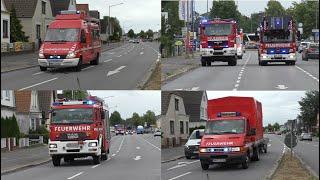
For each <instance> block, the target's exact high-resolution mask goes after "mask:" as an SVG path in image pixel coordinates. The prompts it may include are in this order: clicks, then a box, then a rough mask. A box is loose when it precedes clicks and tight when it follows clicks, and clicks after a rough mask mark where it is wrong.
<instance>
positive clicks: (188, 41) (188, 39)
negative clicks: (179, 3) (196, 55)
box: [186, 1, 190, 58]
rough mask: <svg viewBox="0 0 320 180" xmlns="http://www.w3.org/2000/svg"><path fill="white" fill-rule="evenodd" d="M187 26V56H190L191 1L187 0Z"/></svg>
mask: <svg viewBox="0 0 320 180" xmlns="http://www.w3.org/2000/svg"><path fill="white" fill-rule="evenodd" d="M186 26H187V40H186V55H187V58H189V47H188V46H189V43H190V36H189V1H187V21H186Z"/></svg>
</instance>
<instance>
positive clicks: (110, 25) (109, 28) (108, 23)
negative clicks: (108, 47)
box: [108, 3, 123, 42]
mask: <svg viewBox="0 0 320 180" xmlns="http://www.w3.org/2000/svg"><path fill="white" fill-rule="evenodd" d="M122 4H123V3H118V4H113V5H109V18H108V25H109V33H108V34H109V42H110V33H111V25H110V19H111V13H110V9H111V7H113V6H118V5H122Z"/></svg>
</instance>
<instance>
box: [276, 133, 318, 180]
mask: <svg viewBox="0 0 320 180" xmlns="http://www.w3.org/2000/svg"><path fill="white" fill-rule="evenodd" d="M277 138H278V139H280V140H281V141H283V140H284V136H277ZM293 151H294V153H295V154H296V155H298V156H299V157H300V158H301V159H302V161H303V162H304V163H306V164H307V165H308V166H309V167H310V168H311V170H312V171H314V172H315V173H316V174H317V175H318V176H319V139H317V140H313V141H298V143H297V146H296V147H294V148H293Z"/></svg>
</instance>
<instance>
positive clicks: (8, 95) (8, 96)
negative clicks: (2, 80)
mask: <svg viewBox="0 0 320 180" xmlns="http://www.w3.org/2000/svg"><path fill="white" fill-rule="evenodd" d="M5 91H6V93H5V100H8V101H10V90H5Z"/></svg>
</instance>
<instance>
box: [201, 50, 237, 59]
mask: <svg viewBox="0 0 320 180" xmlns="http://www.w3.org/2000/svg"><path fill="white" fill-rule="evenodd" d="M200 52H201V56H202V57H213V56H235V55H236V54H237V50H236V49H235V48H223V49H222V50H214V49H213V48H201V49H200Z"/></svg>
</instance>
